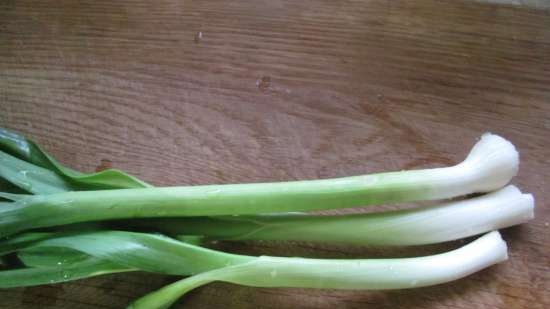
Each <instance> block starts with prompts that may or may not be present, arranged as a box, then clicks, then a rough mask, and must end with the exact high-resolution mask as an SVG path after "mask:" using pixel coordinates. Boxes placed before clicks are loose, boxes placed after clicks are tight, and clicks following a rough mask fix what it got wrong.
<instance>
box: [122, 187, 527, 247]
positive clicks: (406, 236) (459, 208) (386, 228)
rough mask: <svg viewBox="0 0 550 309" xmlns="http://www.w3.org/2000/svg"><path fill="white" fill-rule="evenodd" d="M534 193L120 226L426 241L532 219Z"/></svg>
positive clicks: (247, 236)
mask: <svg viewBox="0 0 550 309" xmlns="http://www.w3.org/2000/svg"><path fill="white" fill-rule="evenodd" d="M533 216H534V200H533V196H532V195H531V194H522V193H521V192H520V191H519V189H518V188H516V187H515V186H512V185H509V186H507V187H505V188H503V189H500V190H498V191H495V192H491V193H488V194H485V195H482V196H478V197H474V198H471V199H466V200H460V201H454V202H449V203H445V204H442V205H438V206H432V207H424V208H415V209H407V210H398V211H387V212H374V213H367V214H352V215H337V216H326V215H310V214H304V213H287V214H268V215H256V216H219V217H188V218H160V219H147V220H134V221H124V222H116V223H115V225H118V226H124V225H126V227H132V228H141V229H149V230H154V231H160V232H163V233H165V234H168V235H172V236H174V237H178V236H179V235H185V236H187V237H189V235H196V236H207V239H209V240H276V241H288V240H297V241H308V242H324V243H341V244H352V245H401V246H403V245H423V244H432V243H439V242H445V241H450V240H456V239H461V238H465V237H469V236H473V235H477V234H481V233H486V232H489V231H493V230H497V229H502V228H506V227H509V226H513V225H517V224H521V223H524V222H527V221H529V220H530V219H532V218H533Z"/></svg>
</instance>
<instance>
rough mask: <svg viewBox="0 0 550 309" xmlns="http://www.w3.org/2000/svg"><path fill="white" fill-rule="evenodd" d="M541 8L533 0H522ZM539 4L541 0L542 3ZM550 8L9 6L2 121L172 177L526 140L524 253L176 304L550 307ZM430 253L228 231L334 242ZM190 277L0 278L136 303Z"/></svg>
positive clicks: (37, 300) (519, 248) (518, 236)
mask: <svg viewBox="0 0 550 309" xmlns="http://www.w3.org/2000/svg"><path fill="white" fill-rule="evenodd" d="M513 2H517V3H523V2H522V1H519V2H518V1H513ZM533 3H534V2H533ZM549 55H550V11H548V10H545V9H544V6H536V5H534V6H521V5H516V6H513V5H501V4H494V3H492V4H491V3H481V2H473V1H472V2H470V1H454V0H442V1H435V0H417V1H399V0H397V1H382V0H371V1H352V0H349V1H342V0H339V1H329V0H326V1H325V0H323V1H313V0H306V1H282V0H254V1H245V0H239V1H213V0H209V1H197V0H193V1H191V0H187V1H176V0H163V1H130V0H125V1H120V0H119V1H13V0H7V1H2V2H1V3H0V125H1V126H3V127H8V128H11V129H15V130H18V131H20V132H22V133H24V134H27V135H29V136H32V137H33V138H34V139H36V140H37V141H38V142H39V143H40V144H42V145H43V146H44V147H45V148H46V149H47V150H48V151H49V152H51V153H52V154H53V155H54V156H55V157H57V158H59V159H60V160H61V161H62V162H63V163H65V164H67V165H70V166H72V167H75V168H78V169H82V170H87V171H92V170H94V169H95V168H97V167H98V166H99V168H102V167H101V166H104V165H105V162H109V164H111V165H112V166H114V167H117V168H121V169H124V170H126V171H129V172H131V173H133V174H135V175H137V176H139V177H141V178H143V179H144V180H147V181H150V182H152V183H154V184H157V185H174V184H206V183H232V182H258V181H276V180H293V179H315V178H325V177H333V176H344V175H355V174H362V173H369V172H376V171H383V170H400V169H405V168H420V167H430V166H441V165H446V164H450V163H453V162H457V161H459V160H461V159H462V158H463V157H464V155H465V154H466V153H467V151H468V149H469V147H470V146H471V145H472V144H473V143H474V142H475V139H476V138H478V137H479V136H480V135H481V134H482V133H483V132H485V131H491V132H494V133H498V134H501V135H503V136H505V137H506V138H508V139H510V140H511V141H513V143H514V144H516V145H517V147H518V148H519V150H520V152H521V167H520V173H519V175H518V177H516V178H515V179H514V183H515V184H516V185H518V186H519V187H521V188H522V189H523V190H524V191H527V192H532V193H534V195H535V197H536V199H537V210H536V219H535V220H534V221H532V222H530V223H529V224H527V225H524V226H521V227H515V228H511V229H508V230H506V231H504V237H505V239H506V240H507V242H508V244H509V246H510V260H509V261H507V262H506V263H503V264H501V265H497V266H495V267H492V268H490V269H488V270H485V271H482V272H480V273H478V274H475V275H473V276H470V277H468V278H466V279H463V280H459V281H457V282H455V283H452V284H445V285H441V286H436V287H431V288H422V289H417V290H403V291H392V292H365V291H358V292H348V291H329V290H305V289H304V290H303V289H256V288H247V287H241V286H236V285H230V284H222V283H215V284H210V285H208V286H206V287H203V288H200V289H197V290H196V291H194V292H192V293H191V294H189V295H188V296H187V297H185V299H183V300H182V301H181V302H179V303H178V304H177V305H176V306H175V307H176V308H202V309H207V308H263V309H267V308H335V307H336V308H430V309H431V308H442V309H443V308H445V309H447V308H468V309H470V308H534V309H537V308H540V309H542V308H548V307H550V292H549V291H550V268H549V267H550V254H549V245H548V244H549V242H550V226H549V222H550V210H549V207H548V203H547V200H548V199H549V198H550V195H549V193H548V190H547V188H546V187H547V185H548V179H549V177H550V168H549V167H548V158H549V157H550V150H549V148H548V147H547V145H548V142H549V139H548V137H549V136H550V104H549V103H550V57H549ZM457 245H459V243H451V244H443V245H438V246H432V247H429V248H404V249H393V250H389V249H382V250H375V249H373V248H347V247H328V246H320V245H312V244H296V245H272V244H246V245H241V244H220V246H221V247H222V248H223V249H225V250H228V251H235V252H247V253H254V254H262V253H264V254H269V253H271V254H282V255H289V256H292V255H305V256H322V257H371V256H374V257H375V256H386V255H399V256H414V255H419V254H428V253H434V252H440V251H443V250H446V249H448V248H451V247H456V246H457ZM173 280H174V278H169V277H163V276H156V275H149V274H127V275H114V276H107V277H100V278H95V279H90V280H85V281H79V282H74V283H70V284H62V285H56V286H46V287H37V288H27V289H10V290H2V291H0V307H2V308H37V307H40V308H83V309H96V308H122V307H124V306H125V305H126V304H128V302H129V301H130V300H131V299H133V298H135V297H138V296H140V295H143V294H144V293H146V292H148V291H150V290H153V289H156V288H159V287H160V286H162V285H164V284H166V283H167V282H171V281H173Z"/></svg>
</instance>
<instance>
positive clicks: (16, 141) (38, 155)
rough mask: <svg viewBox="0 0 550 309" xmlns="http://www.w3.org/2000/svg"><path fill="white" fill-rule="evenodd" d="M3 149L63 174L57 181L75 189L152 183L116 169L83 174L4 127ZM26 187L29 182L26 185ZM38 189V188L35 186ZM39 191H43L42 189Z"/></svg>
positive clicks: (1, 134)
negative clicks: (62, 163)
mask: <svg viewBox="0 0 550 309" xmlns="http://www.w3.org/2000/svg"><path fill="white" fill-rule="evenodd" d="M0 151H3V152H4V153H5V154H8V155H11V156H13V157H15V158H18V159H20V160H21V161H25V162H27V163H29V164H32V165H35V166H36V167H41V168H43V169H47V170H50V171H52V172H54V173H56V174H57V175H58V176H60V177H61V179H58V180H56V182H58V183H59V182H67V183H68V184H65V185H66V186H67V187H68V188H70V189H72V190H105V189H123V188H147V187H150V186H151V185H149V184H147V183H145V182H143V181H141V180H139V179H137V178H135V177H133V176H130V175H128V174H126V173H124V172H122V171H119V170H116V169H109V170H105V171H101V172H98V173H81V172H79V171H76V170H73V169H71V168H68V167H65V166H63V165H61V164H60V163H59V162H57V161H56V160H55V159H54V158H53V157H51V156H50V155H49V154H47V153H46V152H45V151H43V150H42V149H41V148H40V146H38V145H37V144H36V143H35V142H33V141H32V140H29V139H27V138H25V137H24V136H22V135H19V134H17V133H15V132H13V131H10V130H7V129H3V128H0ZM21 170H23V171H27V170H30V169H28V167H25V168H24V169H21ZM0 176H2V175H0ZM29 176H34V175H29ZM23 186H25V185H24V184H23ZM24 189H25V188H24ZM26 190H27V189H26ZM35 191H38V190H37V189H35ZM38 193H42V192H39V191H38Z"/></svg>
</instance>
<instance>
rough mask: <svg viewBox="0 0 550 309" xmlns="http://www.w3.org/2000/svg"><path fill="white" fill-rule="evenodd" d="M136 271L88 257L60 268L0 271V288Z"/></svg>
mask: <svg viewBox="0 0 550 309" xmlns="http://www.w3.org/2000/svg"><path fill="white" fill-rule="evenodd" d="M129 271H136V269H131V268H127V267H123V266H120V265H117V264H114V263H112V262H109V261H105V260H101V259H98V258H93V257H89V258H87V259H85V260H83V261H80V262H76V263H71V264H67V265H62V266H48V267H37V268H21V269H13V270H3V271H0V288H15V287H25V286H36V285H43V284H52V283H61V282H68V281H73V280H78V279H84V278H89V277H95V276H99V275H105V274H114V273H120V272H129Z"/></svg>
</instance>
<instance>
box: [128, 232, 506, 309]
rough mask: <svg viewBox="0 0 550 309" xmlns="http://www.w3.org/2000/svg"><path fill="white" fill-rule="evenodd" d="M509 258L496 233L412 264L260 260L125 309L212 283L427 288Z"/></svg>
mask: <svg viewBox="0 0 550 309" xmlns="http://www.w3.org/2000/svg"><path fill="white" fill-rule="evenodd" d="M507 258H508V255H507V247H506V243H505V242H504V241H503V240H502V238H501V237H500V234H499V233H498V232H496V231H495V232H491V233H488V234H486V235H484V236H482V237H480V238H478V239H476V240H474V241H473V242H471V243H469V244H467V245H465V246H463V247H461V248H458V249H455V250H452V251H449V252H445V253H441V254H436V255H431V256H424V257H415V258H400V259H354V260H327V259H304V258H281V257H268V256H261V257H258V258H256V259H254V260H252V261H250V262H246V263H242V264H238V265H233V266H227V267H224V268H221V269H215V270H212V271H208V272H203V273H201V274H198V275H196V276H192V277H189V278H185V279H182V280H180V281H177V282H175V283H172V284H169V285H167V286H165V287H163V288H161V289H159V290H157V291H154V292H152V293H150V294H147V295H145V296H143V297H142V298H140V299H138V300H136V301H134V302H133V303H132V304H131V305H130V306H128V308H129V309H164V308H168V307H169V306H170V305H172V304H173V303H174V302H175V301H176V300H177V299H178V298H180V297H181V296H183V295H184V294H185V293H187V292H188V291H190V290H192V289H194V288H196V287H199V286H201V285H204V284H207V283H210V282H213V281H224V282H229V283H234V284H240V285H246V286H252V287H293V288H322V289H352V290H358V289H369V290H387V289H406V288H415V287H423V286H431V285H436V284H441V283H445V282H449V281H453V280H457V279H460V278H463V277H465V276H467V275H470V274H472V273H474V272H477V271H479V270H481V269H484V268H486V267H489V266H491V265H493V264H496V263H499V262H502V261H504V260H506V259H507Z"/></svg>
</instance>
